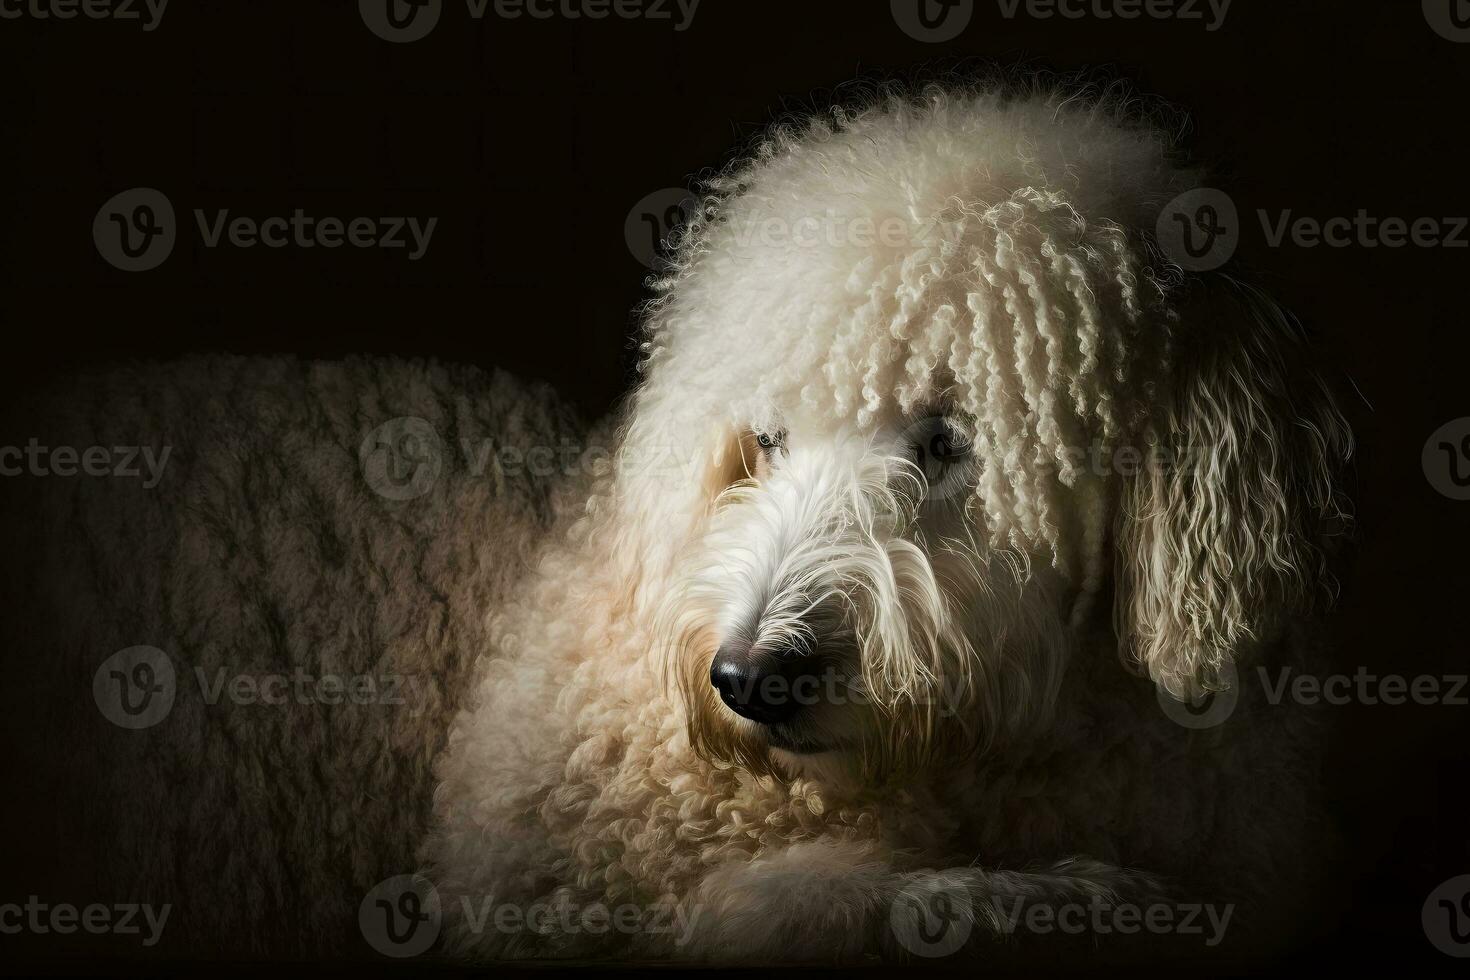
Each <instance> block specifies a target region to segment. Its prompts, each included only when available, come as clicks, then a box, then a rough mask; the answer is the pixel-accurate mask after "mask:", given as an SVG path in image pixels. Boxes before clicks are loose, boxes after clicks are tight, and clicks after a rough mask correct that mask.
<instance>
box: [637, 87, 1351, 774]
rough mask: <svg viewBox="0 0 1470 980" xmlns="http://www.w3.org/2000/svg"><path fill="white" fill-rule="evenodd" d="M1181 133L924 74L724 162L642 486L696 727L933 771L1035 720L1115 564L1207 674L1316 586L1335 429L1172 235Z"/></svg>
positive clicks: (672, 306)
mask: <svg viewBox="0 0 1470 980" xmlns="http://www.w3.org/2000/svg"><path fill="white" fill-rule="evenodd" d="M1168 149H1169V147H1168V146H1167V142H1166V141H1165V140H1164V139H1163V138H1161V137H1160V136H1159V135H1158V134H1157V133H1156V132H1155V131H1154V130H1152V129H1149V128H1147V127H1144V126H1140V125H1130V124H1127V123H1125V122H1121V121H1120V120H1119V118H1118V114H1117V113H1115V112H1113V111H1111V110H1109V109H1107V108H1105V107H1098V106H1091V107H1088V106H1084V105H1081V104H1078V103H1068V102H1063V101H1060V100H1057V99H1051V100H1047V99H1041V98H1035V97H1033V98H1029V99H1020V100H1011V101H1007V100H1004V99H1002V98H1000V97H994V96H974V95H965V96H946V95H943V94H940V93H934V92H929V93H926V94H925V95H924V96H922V97H920V98H917V99H913V100H892V101H889V102H886V103H884V104H882V105H880V106H877V107H874V108H871V109H868V110H866V111H864V112H861V113H857V114H851V115H844V116H839V117H838V118H837V120H836V121H835V122H833V123H813V124H808V125H807V126H806V127H805V128H802V129H790V130H777V131H776V132H775V133H774V134H773V135H771V136H770V137H769V138H768V139H767V140H766V141H765V142H764V143H762V144H761V145H760V147H759V148H758V149H757V151H756V152H755V153H754V154H753V156H752V158H751V160H750V161H748V162H747V163H745V164H743V165H741V166H739V167H737V168H735V169H733V170H731V171H730V172H728V173H727V174H725V175H724V176H722V177H720V178H717V179H716V180H714V181H713V182H712V184H711V193H710V195H709V196H708V197H707V198H706V199H705V201H704V202H703V205H702V210H701V213H700V214H699V215H697V216H696V217H695V219H694V220H693V221H692V222H691V224H690V226H689V227H688V228H687V229H686V231H685V232H684V235H683V238H682V240H681V242H680V244H679V250H678V258H677V260H676V261H675V263H674V264H673V265H672V267H671V269H670V271H669V274H668V275H667V277H666V278H665V280H664V281H663V283H662V285H663V287H664V291H663V294H662V297H661V298H660V300H659V301H657V302H656V303H655V304H654V306H653V308H652V310H651V312H650V317H649V328H648V339H647V343H646V345H645V354H646V357H645V370H646V373H647V378H646V381H645V383H644V385H643V386H642V388H641V389H640V391H639V393H638V395H637V397H636V400H635V402H634V405H633V412H632V415H631V418H630V422H629V425H628V427H627V430H626V433H625V439H624V443H623V446H622V450H621V453H620V457H619V462H620V467H621V470H620V476H619V494H618V499H619V502H620V503H619V506H620V512H619V521H620V524H619V527H620V531H619V533H620V535H621V541H620V545H621V550H622V551H623V552H624V554H625V559H626V561H627V563H628V564H627V574H628V576H629V579H630V583H631V584H632V585H633V586H634V592H635V593H638V594H641V595H642V597H643V601H644V602H645V603H646V604H647V605H648V606H649V607H650V608H656V609H657V610H658V616H657V621H658V625H657V630H656V633H657V636H658V637H660V638H661V646H660V649H661V650H662V652H663V654H664V658H665V659H664V664H665V667H666V669H667V672H668V676H669V677H670V679H671V680H672V681H673V682H674V685H675V687H676V688H677V690H678V691H679V693H680V696H681V700H682V702H683V704H684V706H685V709H686V711H687V713H688V719H689V730H690V734H691V737H692V739H693V740H694V742H695V744H696V745H697V746H698V747H699V748H700V749H701V750H702V751H703V752H705V753H706V754H708V755H711V756H713V757H718V758H723V759H727V760H731V761H736V762H738V763H740V764H743V765H746V766H748V767H751V768H753V769H758V770H761V769H769V768H772V766H773V764H774V765H775V766H777V767H781V768H785V769H787V770H800V769H803V768H811V769H815V768H817V767H819V766H822V765H825V764H827V763H831V762H833V761H834V760H838V761H842V762H853V763H857V764H859V765H860V766H861V767H862V768H863V771H865V772H880V771H881V772H893V771H905V772H906V771H912V770H914V769H915V768H917V767H921V766H923V765H924V764H926V763H927V762H928V761H930V760H932V759H935V758H945V759H952V758H954V757H955V755H956V753H957V752H963V751H968V750H974V749H977V748H980V749H983V748H985V747H988V746H994V745H995V744H997V742H999V741H1003V740H1004V739H1006V738H1008V737H1012V736H1017V735H1020V734H1023V733H1024V732H1026V731H1027V730H1028V728H1029V727H1030V726H1034V725H1036V724H1039V723H1044V721H1045V719H1046V717H1047V712H1048V709H1049V707H1050V705H1051V702H1052V699H1053V697H1054V695H1055V692H1056V690H1057V687H1058V684H1059V680H1060V678H1061V676H1062V674H1063V672H1064V670H1065V669H1066V665H1067V663H1068V661H1069V659H1070V658H1071V657H1072V656H1074V655H1079V654H1078V652H1077V651H1075V650H1074V648H1076V647H1078V646H1079V644H1078V639H1079V637H1081V636H1082V635H1084V633H1085V632H1086V629H1095V627H1096V616H1095V607H1096V606H1097V605H1098V603H1096V602H1094V600H1095V599H1096V598H1097V597H1098V596H1102V595H1107V594H1109V593H1111V595H1112V597H1113V612H1114V622H1115V624H1116V625H1115V632H1116V637H1117V641H1118V645H1119V648H1120V650H1121V651H1122V655H1123V659H1124V661H1125V662H1126V663H1129V664H1133V665H1135V666H1137V667H1139V668H1140V669H1142V670H1144V671H1146V672H1147V673H1148V674H1149V675H1150V676H1151V677H1152V678H1153V679H1154V680H1155V681H1156V682H1157V683H1158V684H1160V685H1162V686H1164V687H1166V688H1167V689H1168V690H1170V691H1171V692H1173V693H1175V694H1177V695H1181V696H1185V695H1190V694H1195V693H1198V692H1200V691H1202V690H1208V689H1214V688H1217V687H1219V686H1220V684H1221V671H1222V670H1223V669H1224V668H1225V666H1226V665H1227V664H1229V663H1231V662H1232V660H1233V658H1235V657H1237V656H1239V655H1241V654H1242V652H1243V651H1244V650H1245V649H1246V648H1247V647H1248V645H1250V644H1251V643H1253V642H1258V641H1262V640H1265V639H1268V638H1269V637H1270V635H1271V634H1272V633H1273V632H1274V631H1275V629H1276V628H1277V627H1278V625H1279V624H1280V622H1281V620H1282V617H1283V616H1284V615H1286V614H1288V613H1290V612H1292V611H1294V610H1297V609H1300V608H1302V607H1303V606H1304V605H1305V604H1306V603H1308V602H1309V601H1310V599H1311V597H1312V596H1313V594H1314V593H1316V592H1318V591H1320V590H1321V588H1322V587H1323V585H1324V583H1325V582H1326V581H1327V579H1326V572H1325V569H1324V567H1323V559H1322V550H1321V547H1320V538H1321V535H1322V533H1323V526H1322V525H1323V521H1324V520H1325V519H1328V518H1331V517H1333V516H1334V515H1335V514H1336V513H1337V510H1336V502H1335V494H1334V490H1333V486H1332V480H1331V470H1332V467H1333V464H1334V462H1335V461H1337V460H1338V459H1339V458H1340V457H1341V456H1342V455H1343V453H1344V452H1345V449H1346V443H1345V440H1346V435H1345V430H1344V428H1343V426H1342V423H1341V421H1340V419H1339V417H1338V415H1337V413H1336V411H1335V409H1334V408H1333V407H1332V403H1331V399H1330V397H1329V396H1328V395H1327V393H1326V390H1325V388H1323V386H1322V385H1321V384H1320V383H1319V382H1317V381H1316V380H1315V379H1314V377H1313V376H1312V375H1311V374H1310V372H1309V371H1308V370H1306V369H1305V367H1304V365H1302V364H1299V363H1298V361H1299V360H1300V358H1301V345H1300V343H1299V341H1298V339H1297V338H1296V336H1295V334H1294V332H1293V330H1292V329H1291V327H1290V326H1289V325H1288V324H1287V323H1286V321H1285V320H1284V318H1283V317H1282V316H1281V315H1280V314H1279V313H1278V312H1276V311H1275V309H1274V307H1272V306H1271V304H1270V303H1269V302H1267V301H1265V300H1264V299H1263V298H1261V297H1260V296H1259V295H1258V294H1256V293H1254V292H1252V291H1250V290H1248V289H1245V288H1244V287H1239V286H1235V285H1233V284H1229V283H1219V284H1210V283H1207V282H1205V281H1202V280H1198V279H1186V278H1185V277H1183V276H1182V275H1180V274H1178V272H1177V270H1173V269H1172V267H1170V266H1168V265H1167V263H1162V262H1161V260H1159V259H1158V258H1157V257H1156V256H1155V255H1154V253H1153V252H1152V251H1151V247H1150V244H1149V237H1148V230H1149V229H1151V228H1152V225H1153V221H1154V218H1155V217H1156V216H1157V213H1158V209H1159V208H1160V207H1161V206H1162V205H1163V204H1164V202H1166V201H1168V200H1169V199H1170V198H1171V197H1172V196H1174V195H1175V194H1177V193H1178V192H1179V191H1180V190H1182V189H1183V188H1185V187H1187V186H1189V184H1190V182H1191V181H1190V177H1189V175H1188V174H1185V173H1182V172H1180V171H1179V170H1177V169H1176V168H1174V167H1172V166H1171V165H1170V164H1169V162H1168V159H1167V155H1168ZM1103 619H1104V620H1105V619H1106V616H1105V615H1104V616H1103ZM1089 624H1090V625H1089ZM1084 628H1086V629H1084ZM1096 653H1097V651H1095V650H1091V649H1088V650H1083V651H1081V655H1096Z"/></svg>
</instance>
